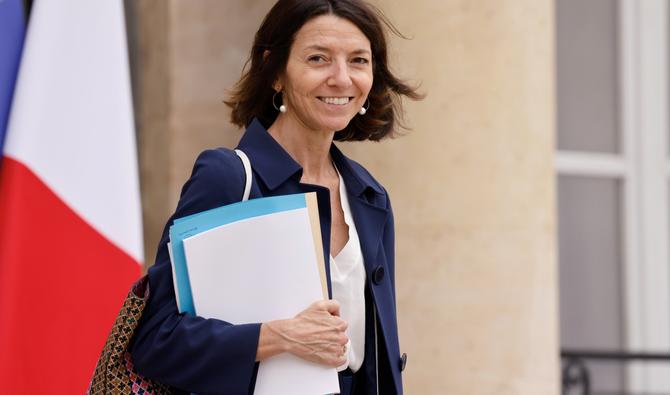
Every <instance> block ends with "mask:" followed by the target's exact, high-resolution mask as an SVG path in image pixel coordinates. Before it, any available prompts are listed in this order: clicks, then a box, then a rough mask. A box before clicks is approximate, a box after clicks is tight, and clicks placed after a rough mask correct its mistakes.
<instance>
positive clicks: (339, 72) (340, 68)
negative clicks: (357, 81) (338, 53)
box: [328, 61, 352, 88]
mask: <svg viewBox="0 0 670 395" xmlns="http://www.w3.org/2000/svg"><path fill="white" fill-rule="evenodd" d="M351 84H352V82H351V75H350V74H349V68H348V67H347V63H346V61H337V62H334V63H333V67H332V68H331V75H330V78H328V85H329V86H336V87H340V88H348V87H349V86H351Z"/></svg>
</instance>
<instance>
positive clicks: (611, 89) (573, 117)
mask: <svg viewBox="0 0 670 395" xmlns="http://www.w3.org/2000/svg"><path fill="white" fill-rule="evenodd" d="M555 4H556V62H557V65H556V69H557V70H556V74H557V87H556V88H557V95H558V97H557V100H558V102H557V122H558V148H559V149H561V150H577V151H595V152H607V153H617V152H619V151H620V147H619V145H620V144H619V130H618V123H619V122H618V119H617V113H618V111H617V108H618V88H617V87H618V71H617V69H618V68H617V64H618V59H617V8H616V4H617V2H616V1H611V0H589V1H584V0H560V1H556V2H555Z"/></svg>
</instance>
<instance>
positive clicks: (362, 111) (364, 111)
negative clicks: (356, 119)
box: [358, 100, 370, 115]
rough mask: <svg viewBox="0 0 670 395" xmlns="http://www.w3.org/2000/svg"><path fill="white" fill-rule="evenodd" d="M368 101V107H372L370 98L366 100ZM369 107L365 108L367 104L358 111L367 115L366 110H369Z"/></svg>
mask: <svg viewBox="0 0 670 395" xmlns="http://www.w3.org/2000/svg"><path fill="white" fill-rule="evenodd" d="M366 103H368V108H370V100H366ZM368 108H365V105H363V107H361V109H360V110H358V113H359V114H361V115H365V113H366V112H368Z"/></svg>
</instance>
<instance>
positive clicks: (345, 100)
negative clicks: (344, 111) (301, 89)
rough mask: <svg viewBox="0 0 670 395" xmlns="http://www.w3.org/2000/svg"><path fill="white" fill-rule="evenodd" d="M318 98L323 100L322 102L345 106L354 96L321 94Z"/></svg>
mask: <svg viewBox="0 0 670 395" xmlns="http://www.w3.org/2000/svg"><path fill="white" fill-rule="evenodd" d="M317 99H319V100H321V101H322V102H324V103H326V104H336V105H338V106H343V105H345V104H349V101H351V99H353V97H324V96H319V97H317Z"/></svg>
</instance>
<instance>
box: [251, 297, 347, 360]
mask: <svg viewBox="0 0 670 395" xmlns="http://www.w3.org/2000/svg"><path fill="white" fill-rule="evenodd" d="M339 315H340V304H339V303H338V302H337V301H335V300H321V301H318V302H315V303H312V304H311V305H310V306H309V307H308V308H306V309H305V310H303V311H302V312H300V313H299V314H298V315H296V316H295V317H294V318H291V319H287V320H278V321H271V322H267V323H264V324H262V325H261V334H260V338H259V341H258V352H257V354H256V360H257V361H261V360H263V359H265V358H269V357H271V356H273V355H276V354H279V353H281V352H290V353H291V354H294V355H296V356H298V357H300V358H303V359H306V360H308V361H312V362H316V363H319V364H323V365H328V366H332V367H338V366H341V365H343V364H344V363H345V362H346V360H347V358H346V354H345V345H346V344H347V341H348V340H349V339H348V338H347V335H346V334H345V330H346V329H347V323H346V322H345V321H343V320H342V319H341V318H340V317H339Z"/></svg>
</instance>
